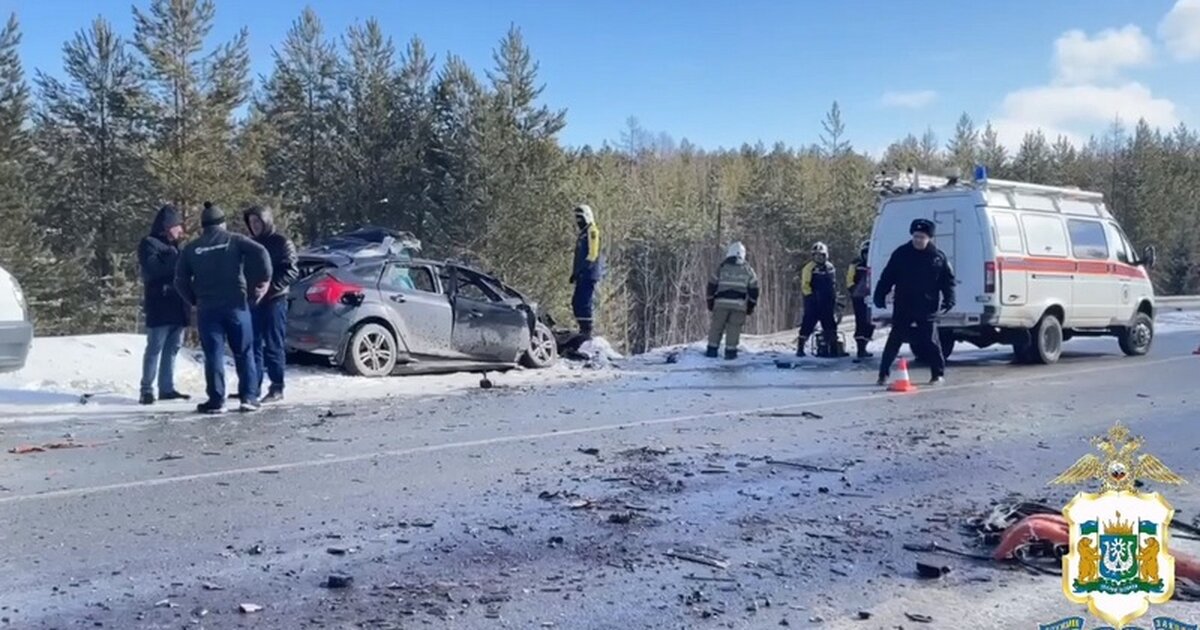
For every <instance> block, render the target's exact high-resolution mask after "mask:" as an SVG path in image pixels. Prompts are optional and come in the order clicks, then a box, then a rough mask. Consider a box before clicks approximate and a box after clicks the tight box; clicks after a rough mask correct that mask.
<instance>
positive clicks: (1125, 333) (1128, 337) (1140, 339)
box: [1117, 313, 1154, 357]
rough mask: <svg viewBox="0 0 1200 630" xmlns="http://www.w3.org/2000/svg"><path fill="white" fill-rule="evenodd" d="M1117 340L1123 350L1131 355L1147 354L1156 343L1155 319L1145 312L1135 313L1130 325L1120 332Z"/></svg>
mask: <svg viewBox="0 0 1200 630" xmlns="http://www.w3.org/2000/svg"><path fill="white" fill-rule="evenodd" d="M1117 342H1118V343H1119V344H1120V345H1121V352H1124V353H1125V354H1127V355H1129V356H1131V357H1140V356H1143V355H1145V354H1146V353H1147V352H1150V346H1151V345H1153V344H1154V320H1153V319H1150V316H1149V315H1147V314H1145V313H1138V314H1137V315H1134V316H1133V321H1131V322H1129V326H1127V327H1125V328H1122V329H1121V331H1120V332H1119V333H1118V335H1117Z"/></svg>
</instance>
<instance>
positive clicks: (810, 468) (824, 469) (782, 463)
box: [767, 457, 846, 473]
mask: <svg viewBox="0 0 1200 630" xmlns="http://www.w3.org/2000/svg"><path fill="white" fill-rule="evenodd" d="M767 463H768V464H771V465H773V466H787V467H788V468H799V469H800V470H807V471H808V472H827V473H844V472H846V469H845V468H832V467H830V466H818V465H816V464H805V463H803V462H790V461H787V460H783V459H772V458H770V457H768V458H767Z"/></svg>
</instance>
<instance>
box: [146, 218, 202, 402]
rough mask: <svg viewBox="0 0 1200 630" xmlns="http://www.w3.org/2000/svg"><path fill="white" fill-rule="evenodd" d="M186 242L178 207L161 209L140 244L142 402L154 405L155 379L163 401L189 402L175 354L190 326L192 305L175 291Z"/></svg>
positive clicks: (177, 352) (160, 398) (159, 396)
mask: <svg viewBox="0 0 1200 630" xmlns="http://www.w3.org/2000/svg"><path fill="white" fill-rule="evenodd" d="M182 239H183V219H182V217H181V216H180V215H179V211H178V210H176V209H175V207H174V206H170V205H166V206H163V207H161V208H159V209H158V214H156V215H155V216H154V224H153V225H152V226H151V227H150V234H149V235H147V236H146V237H145V238H143V239H142V242H141V243H138V249H137V255H138V264H139V266H140V267H141V269H142V284H143V285H144V292H143V299H142V313H143V315H144V316H145V320H146V352H145V353H144V354H143V355H142V383H141V394H142V395H141V403H142V404H143V405H152V404H154V380H155V376H157V377H158V398H159V400H188V399H189V398H190V396H188V395H187V394H181V393H179V392H178V391H176V389H175V355H177V354H179V347H180V345H182V343H183V331H184V329H186V328H187V325H188V310H189V309H188V305H187V304H186V303H184V301H183V300H182V299H181V298H180V297H179V293H178V292H176V291H175V264H176V262H178V261H179V242H180V241H181V240H182Z"/></svg>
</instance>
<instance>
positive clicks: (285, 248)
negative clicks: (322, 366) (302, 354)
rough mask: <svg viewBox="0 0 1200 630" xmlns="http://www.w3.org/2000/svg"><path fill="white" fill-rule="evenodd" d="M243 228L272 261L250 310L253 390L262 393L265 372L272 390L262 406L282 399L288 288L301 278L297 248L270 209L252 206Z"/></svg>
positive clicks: (269, 390)
mask: <svg viewBox="0 0 1200 630" xmlns="http://www.w3.org/2000/svg"><path fill="white" fill-rule="evenodd" d="M243 218H244V219H245V221H246V229H248V230H250V236H252V237H253V238H254V240H255V242H257V243H258V244H259V245H262V246H263V247H264V248H266V250H267V255H268V256H270V258H271V286H270V287H269V288H268V289H267V294H266V295H265V296H264V297H263V299H262V301H261V302H259V303H258V304H256V305H254V307H253V308H251V310H250V318H251V321H252V323H253V327H254V363H255V365H256V366H257V368H258V369H257V370H256V371H257V374H258V381H257V382H256V383H255V387H254V391H255V392H256V393H261V392H262V381H263V376H264V373H265V375H266V376H267V377H269V378H270V379H271V387H270V389H268V390H267V395H266V397H265V398H263V399H262V402H263V403H273V402H278V401H280V400H283V371H284V364H285V363H286V353H285V350H284V347H283V346H284V340H285V338H286V337H287V311H288V301H287V295H288V289H289V288H291V286H292V283H293V282H295V281H296V278H298V277H299V276H300V268H299V267H297V265H296V246H295V245H294V244H293V243H292V239H290V238H288V237H287V236H285V235H283V234H280V233H279V232H278V231H276V230H275V222H274V217H273V216H272V213H271V209H270V208H263V207H260V206H253V207H251V208H248V209H247V210H246V211H245V212H244V213H243Z"/></svg>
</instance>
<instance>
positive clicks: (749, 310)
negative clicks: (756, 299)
mask: <svg viewBox="0 0 1200 630" xmlns="http://www.w3.org/2000/svg"><path fill="white" fill-rule="evenodd" d="M757 306H758V305H757V304H754V303H750V304H748V305H746V316H747V317H749V316H750V315H753V314H754V309H755V307H757Z"/></svg>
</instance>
